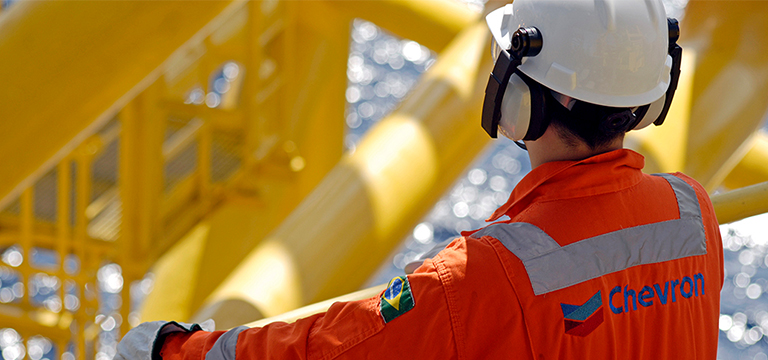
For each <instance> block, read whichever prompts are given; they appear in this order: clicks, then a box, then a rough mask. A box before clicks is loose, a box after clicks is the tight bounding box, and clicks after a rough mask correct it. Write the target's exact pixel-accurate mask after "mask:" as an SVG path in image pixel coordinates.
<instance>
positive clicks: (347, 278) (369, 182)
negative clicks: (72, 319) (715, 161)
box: [193, 23, 490, 328]
mask: <svg viewBox="0 0 768 360" xmlns="http://www.w3.org/2000/svg"><path fill="white" fill-rule="evenodd" d="M488 55H489V54H488V51H487V31H486V29H485V25H484V24H482V23H480V24H477V25H475V26H472V27H471V28H469V29H467V30H465V31H464V32H462V33H461V34H460V35H459V36H458V37H457V39H456V40H454V42H452V43H451V45H450V46H449V47H448V48H447V49H446V50H445V51H444V52H443V53H442V55H441V60H440V61H438V63H436V64H435V65H434V66H433V67H432V68H431V69H430V70H429V71H428V72H427V73H425V74H424V76H423V78H422V80H421V81H420V83H419V84H417V85H416V88H415V89H414V90H413V92H412V95H411V96H410V97H409V98H408V99H406V100H405V101H404V102H403V104H402V106H401V107H400V108H399V109H397V110H395V111H394V112H393V114H391V115H390V116H388V117H387V118H386V119H384V120H382V122H381V123H380V124H378V125H377V126H376V127H374V128H373V129H371V130H370V131H369V133H368V134H366V136H365V138H364V139H363V140H362V141H361V143H360V145H359V146H358V148H357V150H356V151H355V153H354V154H352V155H350V156H349V157H347V158H345V159H344V160H343V161H342V162H341V163H340V164H339V165H337V166H336V168H335V169H334V170H333V171H332V172H331V173H329V174H328V176H327V177H326V178H325V179H324V180H323V182H322V183H320V185H318V187H317V188H316V189H315V190H314V191H313V192H312V194H311V195H309V196H308V197H307V198H306V200H304V202H302V204H301V205H300V206H299V207H298V208H297V209H296V210H295V211H294V212H293V213H292V214H291V215H290V216H289V217H288V218H287V219H286V221H285V222H284V223H283V224H281V225H280V227H279V228H277V229H276V230H275V231H274V232H273V233H272V234H271V235H269V236H268V237H267V240H265V241H264V242H263V243H262V244H260V245H259V246H258V247H257V248H256V249H254V250H253V251H252V252H251V253H250V254H249V255H248V256H247V257H246V259H244V260H243V262H242V263H240V265H239V266H238V267H237V269H235V271H233V273H232V275H231V276H229V277H228V278H227V280H226V281H225V282H224V283H223V284H222V285H221V286H220V287H219V288H218V289H217V290H216V291H215V292H214V293H213V294H212V295H211V297H210V298H209V299H208V300H207V301H206V304H205V306H204V307H203V309H202V310H201V311H200V312H198V313H197V314H196V315H195V317H193V320H194V319H204V318H208V317H211V318H213V319H214V320H216V321H217V327H219V328H227V327H230V326H234V325H237V324H239V323H242V322H243V321H244V320H246V321H247V320H248V319H246V317H245V315H244V314H248V315H250V314H260V315H265V316H272V315H276V314H279V313H282V312H285V311H288V310H291V309H293V308H296V307H298V306H301V305H303V304H306V303H309V302H313V301H317V300H322V299H327V298H330V297H332V296H335V295H338V294H341V293H344V292H347V291H350V290H354V289H356V288H358V287H359V286H360V285H361V284H362V283H363V282H364V281H365V280H366V278H367V277H368V274H370V273H371V272H372V271H373V270H374V269H376V268H377V267H378V265H379V264H380V262H381V261H382V259H383V257H384V256H385V255H386V254H387V253H388V252H389V251H390V250H391V249H392V248H393V247H394V246H396V245H397V244H398V243H399V241H400V239H401V238H402V237H403V235H404V234H405V233H406V232H407V231H408V230H409V229H410V228H411V227H412V226H413V225H414V222H415V221H416V219H419V218H420V217H421V216H422V215H423V214H424V212H426V211H427V210H428V209H429V208H430V207H431V204H432V203H433V202H434V201H435V200H436V199H437V198H439V196H440V195H441V194H442V193H443V191H444V190H445V189H446V188H447V187H448V186H449V185H450V184H451V183H452V182H453V179H454V178H455V177H456V176H457V175H458V174H460V173H461V172H463V170H464V167H465V166H466V165H467V164H468V163H469V162H470V161H471V160H472V159H473V158H474V156H475V155H476V154H477V153H478V152H479V151H480V150H481V149H482V148H483V146H484V145H485V144H486V143H487V137H486V136H484V133H483V132H482V130H481V129H480V128H479V127H478V126H477V116H478V114H477V112H476V111H475V110H476V109H478V108H479V106H480V104H481V102H482V98H483V89H484V88H485V83H486V81H487V78H486V73H485V72H484V71H481V70H482V69H486V68H488V67H489V66H490V56H488ZM445 139H450V141H444V140H445ZM233 304H238V306H233ZM247 304H250V306H251V307H252V308H253V309H251V310H249V311H247V312H246V311H243V308H245V307H247V306H246V305H247ZM252 319H253V320H255V318H252Z"/></svg>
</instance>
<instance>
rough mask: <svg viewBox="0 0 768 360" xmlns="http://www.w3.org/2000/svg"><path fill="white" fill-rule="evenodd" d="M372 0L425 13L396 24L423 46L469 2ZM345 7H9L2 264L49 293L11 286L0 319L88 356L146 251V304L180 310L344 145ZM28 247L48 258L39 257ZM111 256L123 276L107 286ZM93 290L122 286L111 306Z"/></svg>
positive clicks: (126, 312)
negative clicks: (39, 296) (419, 22)
mask: <svg viewBox="0 0 768 360" xmlns="http://www.w3.org/2000/svg"><path fill="white" fill-rule="evenodd" d="M70 5H71V6H70ZM112 5H115V6H112ZM356 6H359V4H358V5H356ZM360 8H365V6H362V7H360ZM371 8H376V9H377V10H375V11H369V12H368V13H369V14H370V15H372V16H374V17H379V18H381V19H384V18H387V17H388V16H389V15H392V14H393V13H395V12H396V13H398V14H400V15H402V16H404V17H406V18H413V19H416V18H422V19H423V20H424V24H426V25H429V29H431V30H429V31H421V33H419V29H424V28H422V27H417V26H414V27H407V26H405V27H401V28H400V29H398V31H399V32H401V33H402V34H411V35H416V36H414V37H415V38H419V37H423V38H421V39H419V40H420V41H422V42H424V43H428V44H429V45H430V46H432V47H433V48H435V49H436V50H441V49H442V47H444V46H445V45H446V44H447V42H448V41H450V40H451V39H452V38H453V36H454V35H455V33H456V32H458V31H459V30H460V29H462V28H463V27H465V26H466V25H467V24H469V23H473V22H474V21H475V20H476V18H477V14H475V13H472V12H470V11H467V10H466V9H465V8H464V7H463V5H459V4H456V3H451V2H444V1H427V2H420V3H418V4H417V3H413V4H411V3H410V2H407V1H398V0H393V1H383V2H379V3H376V4H373V6H372V7H371ZM385 10H386V11H385ZM435 10H437V11H435ZM354 13H355V9H354V7H344V8H340V7H338V6H337V5H336V4H333V2H306V3H298V2H278V1H263V2H249V1H232V2H212V3H209V4H202V3H200V4H188V3H178V4H171V3H157V4H155V3H152V2H147V3H141V4H140V3H135V4H134V3H130V4H129V3H124V4H117V3H115V4H111V3H105V2H93V3H78V4H66V3H46V2H22V3H20V4H18V5H15V6H14V7H12V8H11V9H10V10H7V11H6V10H5V9H4V12H3V14H2V17H0V53H1V54H5V55H4V56H2V57H0V77H2V78H3V79H4V90H11V89H12V90H14V91H8V92H7V93H4V94H3V96H2V97H0V98H2V99H0V111H2V113H0V115H2V118H3V119H24V121H4V122H2V125H0V130H2V131H3V134H4V137H5V139H6V141H4V142H3V145H2V146H0V160H2V161H0V162H2V165H0V171H2V173H3V174H4V176H3V178H2V179H0V199H2V200H0V209H2V213H0V223H1V224H2V228H0V239H1V240H0V241H1V242H0V248H2V249H3V250H4V251H5V252H6V254H11V255H12V256H17V255H19V256H21V257H22V258H23V260H22V261H20V262H19V263H18V264H17V263H16V262H15V260H11V261H10V263H11V264H10V266H11V268H8V269H7V271H9V272H10V273H12V274H13V276H18V278H19V279H20V280H21V283H20V284H24V285H27V286H30V284H31V283H32V282H33V279H36V278H39V277H45V278H46V279H48V280H50V281H51V282H52V283H53V284H54V285H53V288H55V289H56V291H57V292H58V295H57V296H55V297H54V298H53V300H52V302H49V303H37V302H36V301H35V299H34V296H35V295H34V294H33V293H31V291H30V292H26V293H25V292H24V290H23V288H22V290H21V291H16V292H15V293H14V298H13V299H12V300H10V301H11V302H10V303H9V304H6V305H0V323H2V324H3V325H5V326H12V327H13V328H14V329H16V330H17V331H19V333H20V334H21V335H22V337H23V338H26V339H29V338H30V337H32V336H33V335H43V336H46V337H48V338H50V339H51V340H53V342H54V343H55V344H56V346H57V347H58V349H59V351H64V350H66V349H68V348H69V346H71V345H68V344H73V345H74V351H73V352H74V354H76V355H77V356H78V357H80V358H93V357H94V356H95V354H96V353H97V352H103V351H104V349H103V347H104V346H103V345H105V344H101V343H100V340H99V339H100V337H99V334H100V333H101V332H102V331H109V329H111V328H113V327H114V326H118V327H121V328H122V331H123V332H124V331H125V330H127V329H128V328H129V327H130V323H132V322H134V323H135V321H137V320H138V315H137V310H138V309H135V308H132V305H131V295H130V292H131V288H132V287H135V286H136V285H137V284H138V283H139V282H138V281H139V280H140V279H141V278H142V277H143V276H144V274H145V272H146V271H147V270H148V269H149V267H150V266H153V265H155V264H156V265H155V274H156V275H155V277H156V284H157V291H155V292H153V296H156V294H165V295H168V294H173V295H174V296H163V297H156V298H154V299H158V298H159V299H160V300H159V301H154V299H153V298H152V297H151V298H150V299H149V301H148V306H147V307H146V310H147V311H145V313H146V314H145V316H149V317H151V316H153V315H152V311H153V309H157V311H155V313H160V314H163V316H164V317H167V316H172V317H175V318H185V317H188V316H189V315H190V314H189V311H190V310H194V309H196V308H198V307H199V305H200V302H201V301H202V300H204V299H205V298H206V297H207V295H208V293H210V291H212V290H213V289H214V288H215V287H216V286H217V284H219V283H220V282H221V281H222V279H223V278H224V276H226V274H228V273H229V272H230V271H231V270H232V269H233V268H234V267H235V266H236V265H237V264H238V263H239V262H240V260H241V259H242V258H243V257H244V256H245V255H247V254H248V251H249V250H251V249H252V248H253V247H254V246H256V245H257V244H258V243H259V240H260V239H262V238H263V237H264V236H265V235H266V234H267V233H268V232H269V231H271V230H272V229H273V228H274V227H275V226H276V225H277V224H279V223H280V222H281V221H282V219H283V218H284V217H285V216H286V215H287V214H288V213H289V212H290V211H291V210H292V209H293V207H295V205H296V204H298V202H299V201H300V200H301V199H303V198H304V197H305V196H306V194H307V193H308V192H309V191H310V190H311V189H313V188H314V187H315V185H316V184H317V183H318V182H319V180H320V179H322V177H323V176H324V175H325V173H327V172H328V171H329V170H330V169H331V168H332V167H333V166H334V165H335V164H336V163H337V162H338V160H339V159H340V157H341V152H342V136H343V121H342V119H343V112H344V101H343V99H344V91H345V89H346V76H345V74H346V60H347V50H348V48H349V30H350V23H351V20H352V18H353V17H352V16H353V15H354ZM169 19H171V20H169ZM297 44H302V45H301V46H297ZM7 54H14V56H9V55H7ZM35 59H40V61H35ZM53 59H61V60H60V61H53ZM221 80H225V81H226V83H225V85H226V90H217V86H218V83H217V81H221ZM41 103H46V106H40V104H41ZM329 119H338V121H329ZM50 124H55V126H51V125H50ZM21 149H26V150H24V151H23V153H22V152H20V151H21ZM462 155H463V156H466V157H469V155H465V154H462ZM457 171H458V170H457ZM423 206H424V207H426V206H428V205H427V204H424V205H423ZM233 224H236V226H232V225H233ZM185 234H187V235H186V236H184V235H185ZM182 238H183V241H182V242H180V243H179V245H178V246H175V247H174V244H175V243H176V242H177V241H178V240H179V239H182ZM169 249H172V250H171V251H168V250H169ZM39 252H44V253H49V252H53V253H54V256H55V257H56V258H57V260H56V261H55V262H54V263H53V264H45V266H43V265H40V264H35V263H34V259H33V258H34V257H35V254H36V253H39ZM165 253H168V256H166V257H165V258H163V259H161V260H160V261H159V262H157V259H158V258H159V257H160V256H162V255H163V254H165ZM191 253H193V254H194V255H195V256H188V255H189V254H191ZM178 254H183V258H178ZM175 256H176V257H175ZM221 259H227V261H221ZM110 263H114V264H119V265H120V266H121V267H119V268H117V269H119V270H118V279H119V280H120V285H121V286H119V287H117V288H112V289H107V290H105V289H104V288H103V285H104V284H103V282H101V281H100V280H99V279H100V277H101V270H103V269H104V265H106V264H110ZM73 264H74V265H73ZM110 269H114V268H113V267H111V268H110ZM3 271H6V268H5V267H4V268H3ZM97 275H98V276H97ZM179 275H181V276H179ZM97 277H98V278H99V279H97ZM163 284H172V285H171V286H168V287H164V286H163ZM166 289H171V290H170V291H167V292H165V291H164V290H166ZM14 291H15V290H14ZM100 291H101V292H102V293H103V292H107V293H108V295H107V296H112V295H109V293H116V296H119V297H120V298H121V299H122V300H121V301H120V300H116V301H118V303H122V304H123V306H119V305H118V308H119V311H118V312H117V313H111V312H109V310H108V309H107V310H106V311H107V312H106V313H104V311H105V310H104V303H103V301H104V299H103V298H100V296H99V295H98V293H99V292H100ZM134 295H135V294H134ZM68 299H69V300H68ZM72 299H75V300H72ZM110 299H114V296H112V297H111V298H110ZM49 300H50V298H49ZM70 300H72V301H70ZM68 301H69V302H68ZM73 301H75V302H73ZM184 301H186V302H184ZM179 307H181V309H182V311H180V312H178V313H173V312H168V311H167V310H168V309H177V308H179ZM184 311H186V313H184ZM158 316H159V315H158ZM111 346H114V344H112V345H111ZM106 353H107V354H108V353H109V352H108V351H107V352H106Z"/></svg>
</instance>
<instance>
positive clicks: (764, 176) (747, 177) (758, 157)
mask: <svg viewBox="0 0 768 360" xmlns="http://www.w3.org/2000/svg"><path fill="white" fill-rule="evenodd" d="M751 143H752V147H751V148H750V149H749V151H747V154H746V155H744V158H742V159H741V161H739V163H738V164H736V167H734V168H733V170H731V172H730V173H729V174H728V176H727V177H726V178H725V180H724V181H723V186H725V187H726V188H728V189H739V188H742V187H745V186H749V185H754V184H757V183H760V182H763V181H766V180H768V134H766V133H765V132H764V131H758V132H757V133H756V134H755V136H754V139H752V142H751Z"/></svg>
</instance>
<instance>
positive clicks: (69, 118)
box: [0, 1, 228, 208]
mask: <svg viewBox="0 0 768 360" xmlns="http://www.w3.org/2000/svg"><path fill="white" fill-rule="evenodd" d="M227 5H228V2H227V1H200V2H176V1H161V2H152V1H118V2H111V1H83V2H58V1H20V2H18V3H16V4H14V5H13V7H11V8H9V9H8V11H7V12H5V13H4V14H3V16H2V17H1V18H0V54H2V55H0V79H3V90H2V94H1V96H0V118H2V119H3V120H4V121H2V122H0V133H1V134H3V141H2V142H0V173H2V174H3V176H2V177H0V198H2V199H3V200H2V201H0V208H2V207H5V205H7V204H8V203H9V202H10V201H12V198H14V197H15V196H18V195H19V194H21V192H22V191H23V188H25V187H28V186H29V185H31V184H32V183H33V182H34V180H35V178H37V177H39V176H42V175H43V173H44V172H45V171H47V170H46V169H48V168H50V167H51V166H54V165H55V164H56V163H57V162H58V161H59V160H60V159H61V157H63V156H64V155H65V154H66V153H68V152H70V151H72V149H73V148H74V147H76V146H77V145H78V144H79V143H81V142H82V141H83V140H84V139H85V138H87V137H88V136H90V135H92V134H93V133H94V132H95V131H96V129H97V128H98V127H99V126H100V125H103V124H104V122H106V121H107V120H109V118H110V117H111V116H105V114H109V113H110V111H109V110H112V111H111V113H112V114H114V110H116V109H118V108H120V107H122V106H123V105H125V103H126V102H127V100H130V99H131V98H132V97H133V96H135V95H136V93H137V91H140V89H141V88H143V87H144V86H146V84H144V83H142V80H146V79H147V77H148V74H151V73H153V71H154V70H156V69H157V68H158V66H160V65H161V64H162V63H163V61H164V60H165V59H167V58H168V57H169V56H170V55H171V54H172V53H173V51H174V50H176V49H177V48H179V47H180V46H181V45H182V44H184V42H186V41H187V40H188V39H189V38H190V37H192V35H194V34H195V33H196V32H198V31H199V30H200V29H201V28H202V27H203V26H204V25H205V24H206V23H208V22H209V21H210V20H211V19H212V18H213V17H214V16H215V15H216V14H218V13H220V12H221V11H222V10H223V9H224V8H225V7H226V6H227ZM157 76H158V75H157V74H155V75H154V78H157ZM150 77H151V76H150ZM149 81H154V80H149ZM137 84H139V85H137ZM21 149H24V150H23V155H20V152H21V151H22V150H21ZM12 190H14V191H13V194H12V195H11V196H9V193H11V191H12Z"/></svg>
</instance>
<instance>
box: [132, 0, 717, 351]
mask: <svg viewBox="0 0 768 360" xmlns="http://www.w3.org/2000/svg"><path fill="white" fill-rule="evenodd" d="M486 21H487V23H488V25H489V27H490V30H491V33H492V35H493V48H494V49H495V50H494V60H495V63H494V67H493V70H492V74H491V76H490V78H489V81H488V87H487V89H486V97H485V103H484V105H483V113H482V117H481V120H482V127H483V128H484V129H485V131H487V132H488V134H489V135H490V136H492V137H496V136H497V133H501V134H503V135H504V136H506V137H508V138H510V139H512V140H513V141H518V144H519V145H520V146H522V147H526V148H527V150H528V153H529V157H530V160H531V165H532V168H533V170H531V172H530V173H529V174H528V175H526V176H525V177H524V178H523V179H522V180H521V181H520V182H519V184H518V185H517V186H516V187H515V189H514V190H513V191H512V193H511V195H510V197H509V200H508V201H507V203H506V204H504V205H503V206H502V207H500V208H499V209H498V210H496V211H495V213H494V214H493V215H492V216H491V218H490V219H489V222H492V223H491V224H490V225H489V226H486V227H484V228H482V229H479V230H475V231H468V232H464V233H462V237H460V238H458V239H455V240H453V241H452V242H451V243H450V244H449V245H447V247H446V248H445V249H443V250H442V251H440V252H439V253H437V254H436V255H435V256H434V257H431V258H428V259H425V260H423V262H422V263H421V264H420V266H418V267H417V268H416V269H415V270H414V271H413V273H411V274H409V275H403V276H399V277H396V278H394V279H392V280H391V281H390V282H389V284H388V285H387V288H386V289H385V290H384V291H383V292H382V293H381V294H380V295H379V296H376V297H373V298H369V299H366V300H360V301H352V302H338V303H335V304H333V305H332V306H331V307H330V308H329V309H328V311H327V312H325V313H321V314H316V315H312V316H310V317H307V318H304V319H301V320H298V321H296V322H294V323H291V324H286V323H272V324H270V325H267V326H265V327H262V328H246V327H244V326H241V327H237V328H234V329H231V330H228V331H210V332H209V331H205V330H204V329H203V327H202V326H200V325H194V324H193V325H187V324H180V323H176V322H161V321H157V322H150V323H144V324H141V325H139V326H138V327H136V328H135V329H133V330H131V331H130V332H128V333H127V334H126V336H125V337H124V338H123V340H122V341H121V343H120V344H119V345H118V353H117V358H118V359H147V360H148V359H161V358H162V359H166V360H177V359H208V360H213V359H217V360H218V359H238V360H246V359H259V360H262V359H387V360H389V359H506V358H516V359H555V358H574V359H586V358H594V359H608V358H612V359H616V358H631V359H651V358H653V359H657V358H661V359H669V358H676V359H706V358H709V359H715V357H716V353H717V341H718V318H719V308H720V298H719V293H720V289H721V287H722V284H723V252H722V243H721V238H720V233H719V227H718V223H717V220H716V218H715V214H714V210H713V208H712V204H711V203H710V200H709V198H708V196H707V194H706V192H705V191H704V189H703V188H702V187H701V186H700V185H699V184H698V183H697V182H696V181H694V180H693V179H691V178H690V177H687V176H685V175H683V174H680V173H675V174H657V175H647V174H644V173H643V172H642V171H641V170H642V168H643V164H644V159H643V157H642V156H641V155H640V154H638V153H636V152H633V151H631V150H628V149H623V139H624V134H625V133H626V132H627V131H630V130H632V129H640V128H642V127H645V126H648V125H650V124H651V123H653V124H656V125H660V124H661V123H662V122H663V121H664V119H665V117H666V114H667V111H668V109H669V106H670V104H671V102H672V99H673V96H674V92H675V88H676V86H677V79H678V77H679V72H680V56H681V52H682V49H681V48H680V46H679V45H677V43H676V42H677V38H678V31H679V30H678V26H677V22H676V21H675V20H673V19H667V18H666V15H665V13H664V7H663V5H662V3H661V1H656V0H648V1H646V0H632V1H629V0H622V1H610V0H604V1H595V0H569V1H562V2H555V1H536V0H516V1H515V2H514V3H513V4H509V5H506V6H504V7H502V8H500V9H498V10H495V11H493V12H491V13H490V14H489V15H488V16H487V17H486ZM445 140H446V141H449V140H450V139H445ZM339 281H343V279H339Z"/></svg>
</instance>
